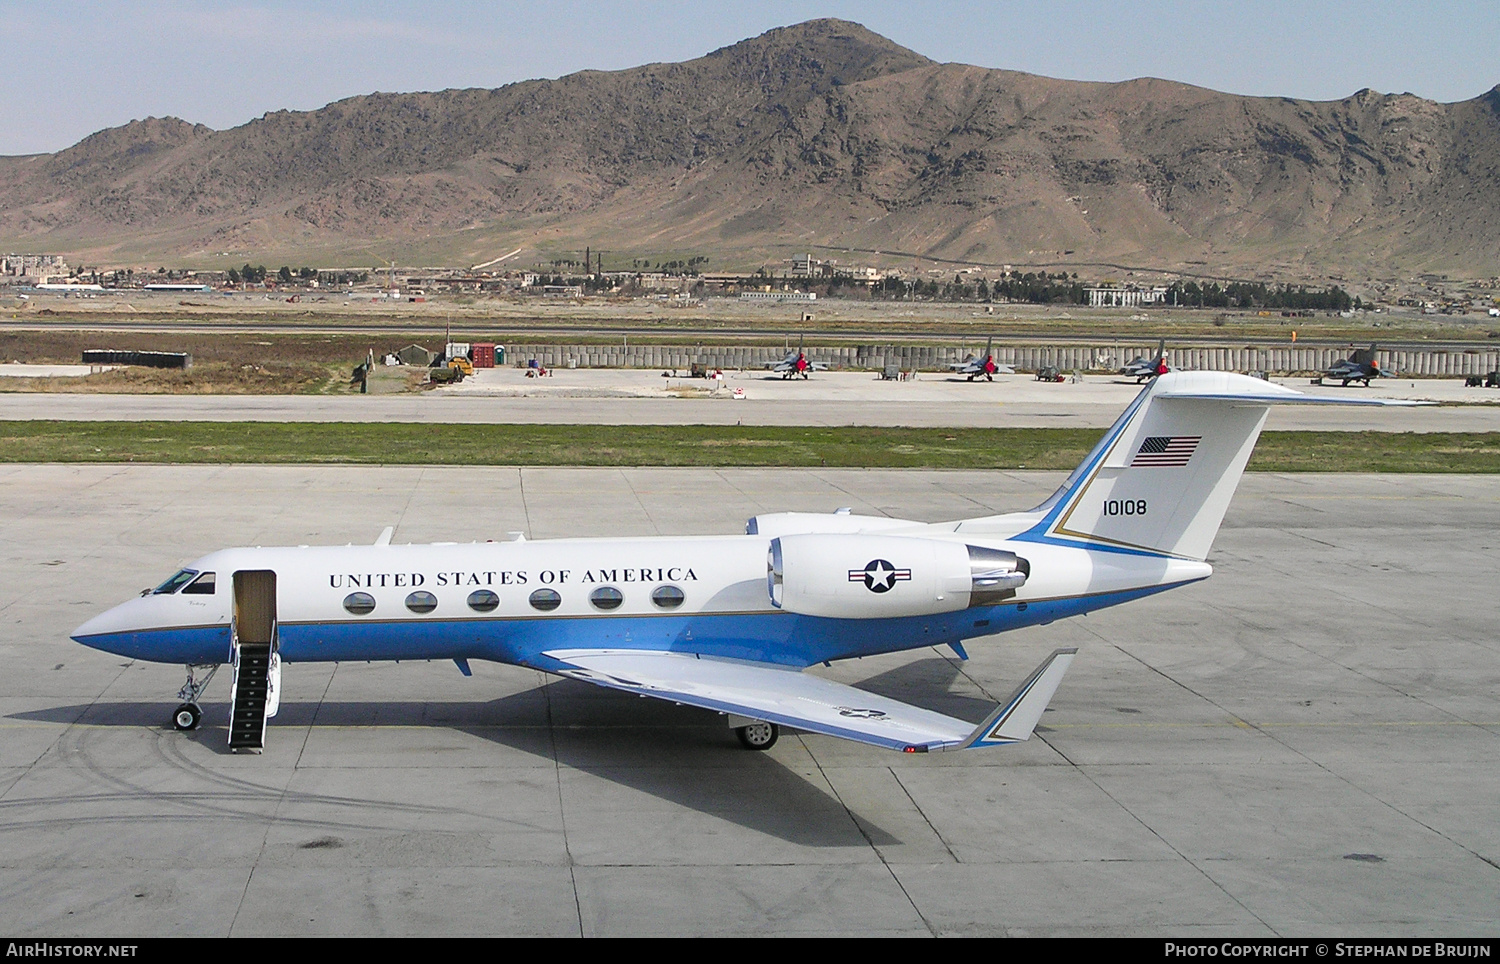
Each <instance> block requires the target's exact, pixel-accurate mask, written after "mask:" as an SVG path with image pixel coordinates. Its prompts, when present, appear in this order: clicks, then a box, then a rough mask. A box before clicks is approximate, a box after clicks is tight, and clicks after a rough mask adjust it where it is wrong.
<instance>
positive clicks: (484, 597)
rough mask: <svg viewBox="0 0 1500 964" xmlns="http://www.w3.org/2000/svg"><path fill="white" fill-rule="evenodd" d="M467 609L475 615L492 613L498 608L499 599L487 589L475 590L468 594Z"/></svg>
mask: <svg viewBox="0 0 1500 964" xmlns="http://www.w3.org/2000/svg"><path fill="white" fill-rule="evenodd" d="M469 608H470V609H472V610H474V611H475V612H476V613H492V612H494V611H495V610H496V609H499V608H500V597H499V596H497V595H495V594H494V593H492V592H490V591H489V590H488V589H476V590H475V591H474V592H471V593H469Z"/></svg>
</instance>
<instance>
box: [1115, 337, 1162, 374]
mask: <svg viewBox="0 0 1500 964" xmlns="http://www.w3.org/2000/svg"><path fill="white" fill-rule="evenodd" d="M1171 370H1172V368H1171V367H1170V366H1169V365H1168V364H1167V342H1166V339H1162V340H1161V341H1159V342H1157V343H1156V357H1154V358H1147V357H1146V356H1144V355H1139V356H1137V357H1136V358H1135V360H1134V361H1132V362H1131V363H1130V364H1128V365H1126V366H1125V367H1124V368H1122V369H1120V374H1121V375H1124V376H1125V377H1126V378H1134V379H1135V383H1136V384H1137V385H1139V384H1140V383H1141V382H1143V381H1145V380H1146V379H1148V378H1155V377H1156V376H1157V375H1165V374H1166V373H1167V372H1169V371H1171Z"/></svg>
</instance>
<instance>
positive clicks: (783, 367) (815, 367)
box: [766, 338, 828, 380]
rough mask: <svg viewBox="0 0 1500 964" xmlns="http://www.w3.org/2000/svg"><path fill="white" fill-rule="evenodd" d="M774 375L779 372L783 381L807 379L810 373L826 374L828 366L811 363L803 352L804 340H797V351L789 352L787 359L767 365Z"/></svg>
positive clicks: (820, 363)
mask: <svg viewBox="0 0 1500 964" xmlns="http://www.w3.org/2000/svg"><path fill="white" fill-rule="evenodd" d="M766 368H768V369H770V370H771V371H772V372H773V373H776V372H779V373H780V374H781V377H782V379H783V380H786V379H791V378H796V377H797V376H798V375H801V376H802V377H803V378H806V377H807V375H808V373H809V372H826V371H828V366H827V365H825V364H823V363H822V362H815V361H809V360H808V358H807V354H806V353H805V352H804V351H803V350H802V339H801V338H798V339H797V350H796V351H790V352H787V355H786V357H785V358H783V359H782V360H781V361H779V362H776V363H774V364H770V365H767V366H766Z"/></svg>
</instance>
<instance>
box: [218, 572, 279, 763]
mask: <svg viewBox="0 0 1500 964" xmlns="http://www.w3.org/2000/svg"><path fill="white" fill-rule="evenodd" d="M230 640H231V645H232V647H233V657H232V658H233V665H234V684H233V689H232V691H231V693H230V704H231V705H230V712H229V747H230V749H233V750H248V751H250V752H253V753H259V752H260V751H261V750H262V749H263V748H264V747H265V743H266V719H267V718H268V717H271V716H275V715H276V709H277V705H278V704H279V703H280V702H281V698H280V690H281V658H280V656H279V655H278V654H277V652H276V649H277V641H276V573H275V572H273V571H271V570H267V569H249V570H241V571H240V572H236V573H235V574H234V623H233V624H232V626H231V630H230Z"/></svg>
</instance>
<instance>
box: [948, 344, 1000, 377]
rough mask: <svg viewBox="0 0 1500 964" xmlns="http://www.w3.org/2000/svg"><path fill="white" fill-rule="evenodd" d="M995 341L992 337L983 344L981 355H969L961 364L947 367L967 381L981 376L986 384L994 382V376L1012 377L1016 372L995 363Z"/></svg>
mask: <svg viewBox="0 0 1500 964" xmlns="http://www.w3.org/2000/svg"><path fill="white" fill-rule="evenodd" d="M994 347H995V339H994V336H991V337H990V340H989V341H987V342H985V343H984V354H983V355H970V356H969V357H968V358H965V359H964V360H963V361H961V362H955V363H953V364H952V365H949V366H948V367H949V368H951V369H952V370H953V371H954V373H955V374H958V375H967V376H969V381H971V382H972V381H973V380H974V379H976V378H979V377H981V376H983V378H984V380H985V381H987V382H992V381H994V380H995V376H996V375H1014V374H1015V373H1016V370H1015V369H1014V368H1012V367H1010V366H1009V365H1001V364H998V363H997V362H996V361H995V352H994Z"/></svg>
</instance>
